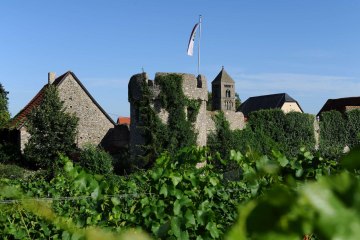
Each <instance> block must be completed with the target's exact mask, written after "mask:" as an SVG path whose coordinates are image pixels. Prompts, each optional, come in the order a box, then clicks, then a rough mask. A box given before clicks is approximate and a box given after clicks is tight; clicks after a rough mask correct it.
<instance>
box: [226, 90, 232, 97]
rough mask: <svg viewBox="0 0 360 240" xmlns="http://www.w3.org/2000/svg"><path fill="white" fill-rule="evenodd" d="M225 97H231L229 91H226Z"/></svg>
mask: <svg viewBox="0 0 360 240" xmlns="http://www.w3.org/2000/svg"><path fill="white" fill-rule="evenodd" d="M225 96H226V97H227V98H229V97H231V94H230V90H229V89H227V90H226V93H225Z"/></svg>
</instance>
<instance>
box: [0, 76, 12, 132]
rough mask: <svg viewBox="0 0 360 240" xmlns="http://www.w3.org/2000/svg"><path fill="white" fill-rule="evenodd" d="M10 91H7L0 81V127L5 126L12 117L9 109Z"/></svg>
mask: <svg viewBox="0 0 360 240" xmlns="http://www.w3.org/2000/svg"><path fill="white" fill-rule="evenodd" d="M8 94H9V92H7V91H5V88H4V87H3V85H2V84H1V83H0V128H2V127H4V126H5V125H6V123H7V122H8V121H9V119H10V113H9V109H8V100H9V98H8V96H7V95H8Z"/></svg>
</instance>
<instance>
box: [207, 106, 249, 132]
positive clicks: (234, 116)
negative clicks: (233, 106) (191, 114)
mask: <svg viewBox="0 0 360 240" xmlns="http://www.w3.org/2000/svg"><path fill="white" fill-rule="evenodd" d="M217 113H218V111H207V112H206V125H207V134H209V133H210V132H214V131H215V130H216V127H215V122H214V117H215V115H216V114H217ZM224 116H225V118H226V120H227V121H228V122H229V124H230V129H231V130H236V129H239V130H242V129H244V127H245V118H244V114H243V113H242V112H234V111H224Z"/></svg>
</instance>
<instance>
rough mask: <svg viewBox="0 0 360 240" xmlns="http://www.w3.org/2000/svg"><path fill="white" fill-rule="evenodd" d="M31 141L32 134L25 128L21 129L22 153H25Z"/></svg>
mask: <svg viewBox="0 0 360 240" xmlns="http://www.w3.org/2000/svg"><path fill="white" fill-rule="evenodd" d="M29 139H30V134H29V133H28V132H27V130H26V127H25V126H23V127H21V128H20V151H21V152H24V149H25V145H26V144H27V143H28V141H29Z"/></svg>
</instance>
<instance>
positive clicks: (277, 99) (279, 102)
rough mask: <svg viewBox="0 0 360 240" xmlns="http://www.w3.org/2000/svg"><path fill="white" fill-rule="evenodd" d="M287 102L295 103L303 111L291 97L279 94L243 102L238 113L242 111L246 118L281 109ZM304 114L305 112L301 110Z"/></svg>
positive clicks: (252, 98)
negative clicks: (251, 114) (261, 112)
mask: <svg viewBox="0 0 360 240" xmlns="http://www.w3.org/2000/svg"><path fill="white" fill-rule="evenodd" d="M285 102H295V103H296V104H297V105H298V106H299V108H300V109H301V107H300V105H299V103H298V102H297V101H296V100H295V99H293V98H292V97H290V96H289V95H288V94H287V93H278V94H270V95H262V96H257V97H250V98H248V99H247V100H246V101H245V102H243V103H242V104H241V105H240V107H239V108H238V109H237V111H240V112H242V113H243V114H244V116H246V117H247V116H249V114H250V113H251V112H254V111H258V110H261V109H273V108H281V107H282V106H283V105H284V103H285ZM301 111H302V112H303V110H302V109H301Z"/></svg>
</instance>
